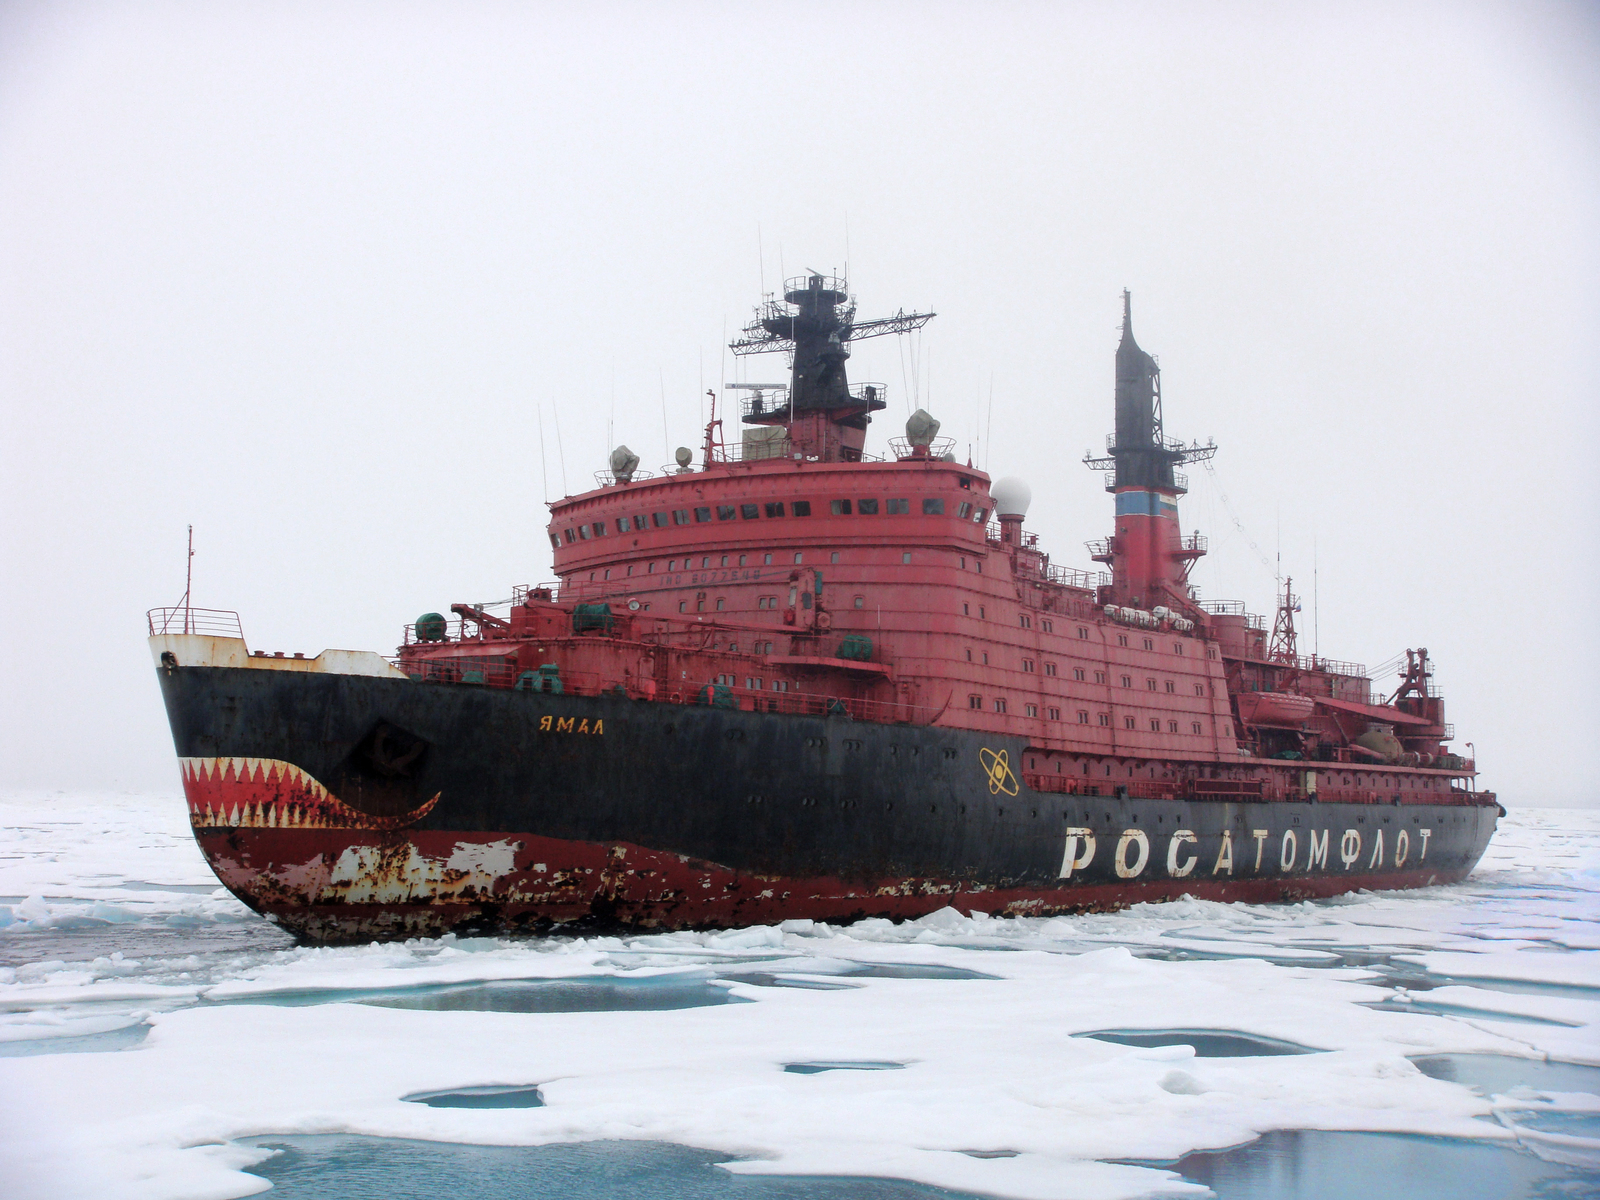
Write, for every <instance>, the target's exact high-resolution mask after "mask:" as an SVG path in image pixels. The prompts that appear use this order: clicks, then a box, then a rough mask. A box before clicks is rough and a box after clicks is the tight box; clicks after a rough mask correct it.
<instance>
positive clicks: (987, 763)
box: [978, 746, 1019, 796]
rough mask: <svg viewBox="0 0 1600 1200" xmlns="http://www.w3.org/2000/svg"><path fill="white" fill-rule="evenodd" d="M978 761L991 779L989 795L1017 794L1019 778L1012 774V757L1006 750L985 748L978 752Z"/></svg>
mask: <svg viewBox="0 0 1600 1200" xmlns="http://www.w3.org/2000/svg"><path fill="white" fill-rule="evenodd" d="M978 761H979V762H980V763H982V764H983V770H984V773H985V774H986V775H988V777H989V794H990V795H998V794H999V793H1001V792H1004V793H1005V794H1006V795H1008V796H1015V795H1016V794H1017V788H1018V787H1019V785H1018V783H1017V777H1016V776H1015V775H1013V774H1012V773H1011V756H1010V753H1009V752H1008V751H1005V750H999V751H995V750H991V749H989V747H987V746H984V747H982V748H981V749H980V750H979V751H978Z"/></svg>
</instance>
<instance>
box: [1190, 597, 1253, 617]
mask: <svg viewBox="0 0 1600 1200" xmlns="http://www.w3.org/2000/svg"><path fill="white" fill-rule="evenodd" d="M1200 607H1201V608H1203V609H1205V610H1206V611H1207V612H1208V613H1210V614H1211V615H1212V616H1214V617H1242V616H1245V615H1246V614H1245V611H1244V601H1243V600H1202V601H1200Z"/></svg>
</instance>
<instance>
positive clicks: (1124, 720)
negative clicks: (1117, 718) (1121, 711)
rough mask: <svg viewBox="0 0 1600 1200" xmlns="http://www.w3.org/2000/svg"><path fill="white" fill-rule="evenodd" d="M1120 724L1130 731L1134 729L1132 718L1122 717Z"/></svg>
mask: <svg viewBox="0 0 1600 1200" xmlns="http://www.w3.org/2000/svg"><path fill="white" fill-rule="evenodd" d="M1122 724H1123V726H1124V727H1125V728H1128V729H1132V728H1133V727H1134V725H1133V718H1132V717H1123V718H1122Z"/></svg>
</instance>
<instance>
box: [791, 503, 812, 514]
mask: <svg viewBox="0 0 1600 1200" xmlns="http://www.w3.org/2000/svg"><path fill="white" fill-rule="evenodd" d="M789 515H790V516H791V517H809V516H810V515H811V501H809V500H796V501H794V502H793V503H791V504H790V505H789Z"/></svg>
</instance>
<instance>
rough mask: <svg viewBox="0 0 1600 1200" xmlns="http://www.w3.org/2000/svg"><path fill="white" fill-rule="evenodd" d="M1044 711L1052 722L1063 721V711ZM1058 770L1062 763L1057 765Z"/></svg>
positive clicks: (1051, 709)
mask: <svg viewBox="0 0 1600 1200" xmlns="http://www.w3.org/2000/svg"><path fill="white" fill-rule="evenodd" d="M1044 711H1045V715H1046V716H1047V717H1049V718H1050V719H1051V720H1052V721H1059V720H1061V710H1060V709H1059V708H1047V709H1045V710H1044ZM1056 770H1057V771H1060V770H1061V764H1060V763H1057V764H1056Z"/></svg>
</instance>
